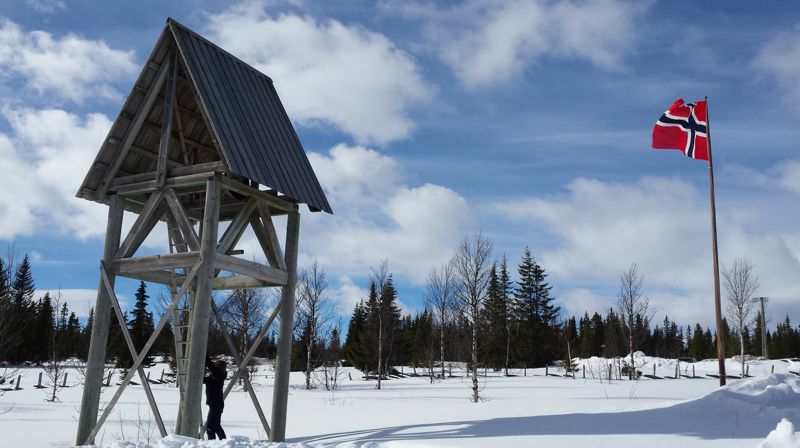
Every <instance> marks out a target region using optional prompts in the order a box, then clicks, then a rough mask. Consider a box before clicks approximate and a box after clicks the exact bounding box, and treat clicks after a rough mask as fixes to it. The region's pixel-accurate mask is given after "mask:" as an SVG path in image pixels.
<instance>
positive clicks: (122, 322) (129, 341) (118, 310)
mask: <svg viewBox="0 0 800 448" xmlns="http://www.w3.org/2000/svg"><path fill="white" fill-rule="evenodd" d="M100 278H101V279H102V281H103V285H104V286H105V289H106V293H107V294H108V297H109V298H110V299H111V306H112V307H114V313H115V314H116V315H117V322H118V323H119V327H120V330H121V331H122V337H123V339H125V344H126V345H127V346H128V351H129V352H130V354H131V359H136V358H137V357H138V355H139V353H138V352H137V351H136V346H135V345H134V344H133V338H131V334H130V332H129V331H128V322H127V320H126V319H125V314H123V313H122V307H120V306H119V300H117V294H116V293H115V292H114V286H112V285H111V281H110V280H109V279H108V271H107V270H106V265H105V264H104V263H103V262H102V261H101V262H100ZM144 354H145V355H146V354H147V352H144ZM136 372H137V373H138V374H139V380H140V381H141V382H142V387H143V388H144V394H145V396H146V397H147V402H148V403H149V404H150V410H151V411H152V412H153V417H154V418H155V420H156V426H158V431H159V432H160V433H161V437H166V436H167V429H166V428H165V427H164V421H163V420H162V419H161V413H160V412H159V411H158V405H157V404H156V400H155V398H154V397H153V391H152V390H150V383H149V381H147V376H146V375H145V373H144V369H143V368H142V366H141V364H140V365H139V366H138V367H137V368H136ZM129 381H130V380H129Z"/></svg>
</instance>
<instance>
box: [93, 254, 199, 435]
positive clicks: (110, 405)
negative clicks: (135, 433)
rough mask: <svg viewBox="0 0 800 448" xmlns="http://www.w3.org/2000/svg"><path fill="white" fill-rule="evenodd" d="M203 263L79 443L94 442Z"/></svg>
mask: <svg viewBox="0 0 800 448" xmlns="http://www.w3.org/2000/svg"><path fill="white" fill-rule="evenodd" d="M201 264H202V263H200V262H199V261H198V263H196V264H195V265H194V266H193V267H192V270H191V271H189V274H188V275H187V276H186V280H184V282H183V284H182V285H181V288H180V289H179V290H178V292H177V293H176V294H175V295H174V296H173V297H172V302H170V304H169V306H168V307H167V309H166V310H164V314H163V315H162V316H161V320H159V321H158V325H156V328H155V329H154V330H153V333H152V334H151V335H150V338H149V339H147V342H146V343H145V344H144V348H142V351H141V352H140V353H139V356H136V357H135V358H134V360H133V365H132V366H131V368H130V369H128V374H127V375H126V376H125V378H123V379H122V384H121V385H120V387H119V388H118V389H117V391H116V392H115V393H114V396H113V397H111V401H109V402H108V404H106V407H105V409H104V410H103V415H101V416H100V418H99V419H98V420H97V422H96V423H95V424H94V428H92V430H91V432H89V435H88V436H87V437H86V440H85V441H82V442H79V443H81V444H84V445H91V444H93V441H94V438H95V436H96V435H97V433H98V432H99V431H100V428H101V427H102V426H103V423H105V421H106V419H107V418H108V416H109V415H111V411H112V410H114V406H115V405H116V404H117V401H118V400H119V397H121V396H122V392H123V391H125V387H127V386H128V384H130V381H131V378H133V375H134V374H135V373H136V369H137V368H138V367H139V366H140V365H142V362H143V361H144V358H145V357H146V356H145V355H147V352H149V351H150V348H151V347H152V346H153V344H155V342H156V339H158V335H159V334H161V331H162V330H164V327H165V326H167V322H168V321H169V316H170V314H172V312H173V311H174V310H175V307H176V306H177V305H178V301H180V298H181V297H183V295H184V294H186V290H187V289H188V288H189V285H190V284H191V283H192V281H193V280H194V277H195V274H197V270H198V269H199V268H200V265H201Z"/></svg>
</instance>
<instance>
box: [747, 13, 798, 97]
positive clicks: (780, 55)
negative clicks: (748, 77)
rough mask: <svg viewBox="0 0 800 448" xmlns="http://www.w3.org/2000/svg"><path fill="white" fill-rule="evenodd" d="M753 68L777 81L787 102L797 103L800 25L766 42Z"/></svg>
mask: <svg viewBox="0 0 800 448" xmlns="http://www.w3.org/2000/svg"><path fill="white" fill-rule="evenodd" d="M753 68H754V69H755V70H756V71H757V72H758V73H760V74H761V75H764V76H766V77H768V78H771V79H772V80H774V81H776V82H777V84H778V87H780V88H781V90H783V91H784V93H785V95H786V96H785V100H786V102H787V103H790V104H795V105H796V104H797V102H798V101H800V84H798V82H797V80H798V79H799V78H800V25H798V26H796V27H795V29H794V30H792V31H788V32H782V33H779V34H778V35H777V36H775V37H774V38H773V39H771V40H769V41H768V42H766V43H765V44H764V45H763V46H762V47H761V49H760V50H759V52H758V54H757V55H756V57H755V59H754V60H753Z"/></svg>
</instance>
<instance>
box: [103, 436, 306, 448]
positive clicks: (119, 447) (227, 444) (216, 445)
mask: <svg viewBox="0 0 800 448" xmlns="http://www.w3.org/2000/svg"><path fill="white" fill-rule="evenodd" d="M103 447H104V448H312V447H311V445H307V444H305V443H270V442H267V441H261V440H251V439H250V438H248V437H240V436H233V437H231V438H230V439H226V440H197V439H193V438H191V437H184V436H179V435H175V434H170V435H168V436H167V437H164V438H163V439H160V440H157V441H155V442H153V444H152V445H151V444H148V443H145V442H128V441H120V442H114V443H112V444H110V445H103Z"/></svg>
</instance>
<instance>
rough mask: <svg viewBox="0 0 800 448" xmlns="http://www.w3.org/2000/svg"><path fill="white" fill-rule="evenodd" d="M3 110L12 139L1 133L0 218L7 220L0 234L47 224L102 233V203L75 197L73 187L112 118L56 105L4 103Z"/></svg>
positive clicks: (25, 231)
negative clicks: (21, 106)
mask: <svg viewBox="0 0 800 448" xmlns="http://www.w3.org/2000/svg"><path fill="white" fill-rule="evenodd" d="M3 115H4V117H5V118H6V119H7V120H8V122H9V124H10V125H11V129H12V130H13V139H12V138H9V137H8V136H4V135H0V153H2V155H3V161H4V162H3V163H4V164H6V168H7V171H6V173H7V174H6V175H4V176H2V177H0V191H2V193H0V222H4V223H6V225H3V226H2V231H1V232H2V233H0V234H2V235H3V237H5V238H13V237H14V236H16V235H19V234H32V233H35V232H36V231H40V230H42V229H43V228H45V227H46V228H48V229H53V228H56V229H59V230H61V231H63V232H69V233H72V234H74V235H76V236H78V237H80V238H86V237H89V236H94V235H102V234H103V233H104V232H105V219H106V215H107V212H106V208H105V207H103V206H102V205H99V204H95V203H93V202H88V201H85V200H82V199H77V198H75V192H76V191H77V189H78V186H79V185H80V183H81V181H82V180H83V177H84V175H85V174H86V171H87V170H88V168H89V166H90V165H91V162H92V161H93V160H94V157H95V155H96V153H97V150H98V149H99V144H100V142H102V141H103V138H104V137H105V136H106V134H107V133H108V129H109V128H110V127H111V121H110V120H109V119H108V118H107V117H106V116H105V115H102V114H89V115H88V116H86V117H85V118H83V119H82V118H80V117H78V116H77V115H75V114H71V113H68V112H66V111H63V110H60V109H44V110H34V109H10V108H6V109H5V110H4V111H3ZM37 216H45V217H47V218H49V219H47V220H45V221H42V220H38V219H36V217H37ZM45 222H46V224H45Z"/></svg>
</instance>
